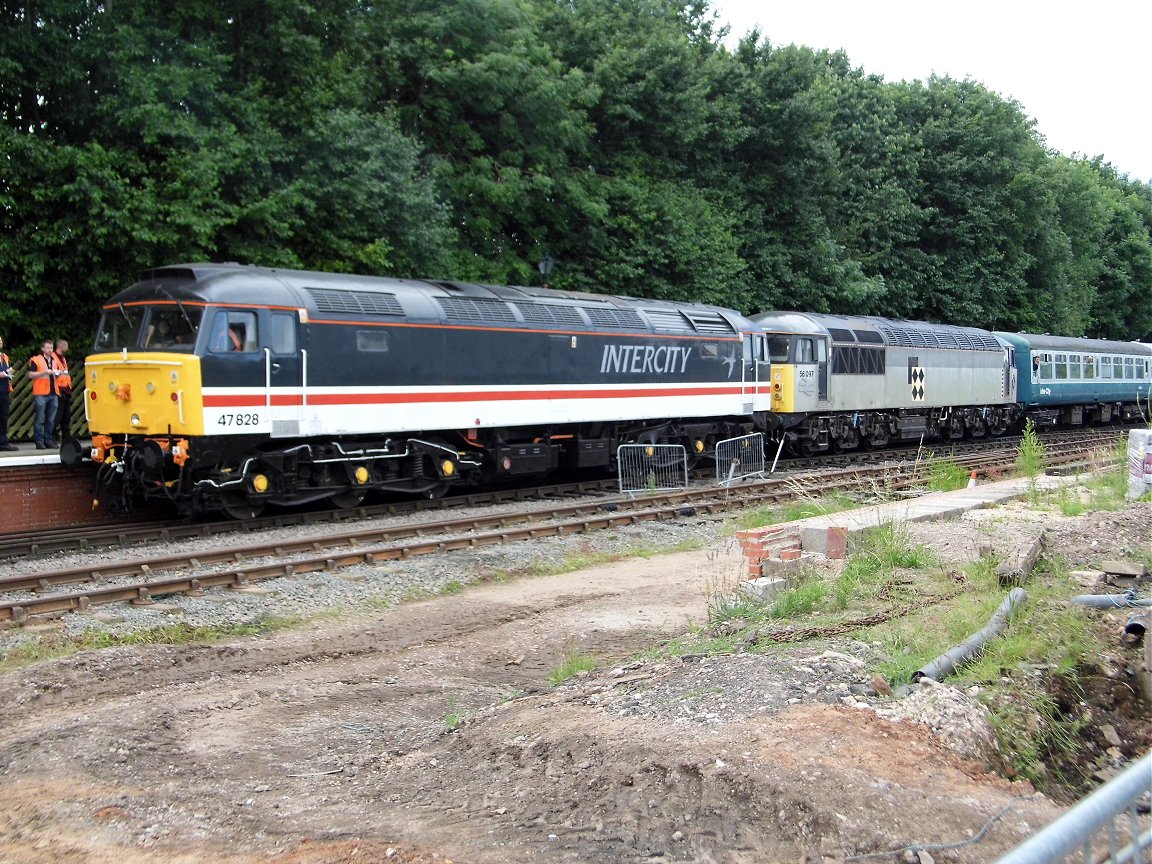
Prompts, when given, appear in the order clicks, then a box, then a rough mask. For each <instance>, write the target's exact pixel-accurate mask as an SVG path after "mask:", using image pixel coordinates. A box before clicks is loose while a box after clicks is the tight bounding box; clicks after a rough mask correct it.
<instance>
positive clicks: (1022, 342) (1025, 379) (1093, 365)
mask: <svg viewBox="0 0 1152 864" xmlns="http://www.w3.org/2000/svg"><path fill="white" fill-rule="evenodd" d="M996 336H997V337H998V338H999V339H1000V340H1001V341H1002V342H1004V343H1005V344H1007V345H1011V346H1013V347H1015V349H1016V369H1017V375H1016V381H1017V390H1016V394H1017V401H1018V402H1019V403H1020V406H1021V408H1023V410H1024V413H1025V416H1027V417H1031V418H1032V419H1033V421H1034V422H1036V423H1037V424H1055V423H1061V424H1069V425H1076V424H1080V423H1109V422H1112V421H1114V420H1122V421H1138V420H1140V419H1141V418H1143V417H1146V416H1147V415H1148V391H1149V387H1150V371H1149V367H1150V366H1152V345H1147V344H1145V343H1142V342H1113V341H1111V340H1105V339H1074V338H1071V337H1068V336H1042V335H1037V334H1034V333H1000V332H998V333H996Z"/></svg>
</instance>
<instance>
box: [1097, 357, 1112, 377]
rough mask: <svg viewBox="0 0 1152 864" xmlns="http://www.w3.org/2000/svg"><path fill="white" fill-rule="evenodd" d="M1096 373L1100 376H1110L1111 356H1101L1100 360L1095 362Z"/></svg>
mask: <svg viewBox="0 0 1152 864" xmlns="http://www.w3.org/2000/svg"><path fill="white" fill-rule="evenodd" d="M1096 374H1097V375H1099V376H1100V377H1101V378H1111V377H1112V358H1111V357H1101V358H1100V362H1099V363H1097V364H1096Z"/></svg>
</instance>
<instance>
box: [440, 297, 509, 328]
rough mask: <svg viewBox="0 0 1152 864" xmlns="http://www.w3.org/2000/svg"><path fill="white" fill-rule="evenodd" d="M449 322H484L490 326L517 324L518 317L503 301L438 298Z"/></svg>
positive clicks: (472, 298)
mask: <svg viewBox="0 0 1152 864" xmlns="http://www.w3.org/2000/svg"><path fill="white" fill-rule="evenodd" d="M436 302H438V303H439V304H440V306H441V307H442V308H443V309H444V317H445V318H447V319H448V320H449V321H484V322H487V323H489V324H515V323H516V316H515V314H513V312H512V310H511V308H509V306H508V304H507V303H505V302H504V301H503V300H478V299H476V298H474V297H437V298H436Z"/></svg>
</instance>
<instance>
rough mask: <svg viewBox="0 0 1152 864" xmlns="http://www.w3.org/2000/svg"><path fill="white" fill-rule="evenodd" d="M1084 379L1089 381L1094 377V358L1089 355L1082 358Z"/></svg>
mask: <svg viewBox="0 0 1152 864" xmlns="http://www.w3.org/2000/svg"><path fill="white" fill-rule="evenodd" d="M1084 377H1085V378H1087V379H1088V380H1089V381H1091V380H1092V379H1094V378H1095V377H1096V358H1095V357H1093V356H1092V355H1091V354H1089V355H1088V356H1086V357H1085V358H1084Z"/></svg>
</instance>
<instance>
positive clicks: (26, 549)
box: [0, 429, 1120, 559]
mask: <svg viewBox="0 0 1152 864" xmlns="http://www.w3.org/2000/svg"><path fill="white" fill-rule="evenodd" d="M1119 432H1120V430H1116V429H1108V430H1098V429H1091V430H1077V431H1072V432H1054V433H1049V434H1048V435H1046V436H1045V442H1046V446H1054V447H1063V446H1065V445H1068V444H1072V445H1079V446H1084V447H1087V448H1091V447H1092V446H1096V447H1100V446H1106V445H1108V444H1110V443H1113V442H1114V440H1115V439H1116V437H1117V436H1118V434H1119ZM1019 440H1020V439H1019V437H1018V436H1003V437H999V438H988V439H979V440H969V441H959V442H947V443H944V442H937V444H936V445H935V446H934V447H930V448H925V452H933V453H936V454H938V455H940V456H941V457H942V458H949V459H954V460H955V461H962V460H963V459H965V458H967V457H969V456H973V455H979V454H981V453H987V452H997V451H1001V450H1004V449H1005V448H1011V447H1015V446H1016V445H1017V444H1018V443H1019ZM910 452H915V451H912V450H911V449H910V448H909V447H905V448H902V449H898V450H891V449H886V450H865V451H852V452H848V453H842V454H827V455H821V456H814V457H811V458H809V459H807V460H795V459H790V460H786V461H785V462H782V463H781V466H780V468H781V471H782V472H794V471H796V470H801V471H811V470H818V469H837V468H853V467H862V466H868V465H878V464H888V463H891V462H893V461H899V460H907V459H908V456H909V453H910ZM617 488H618V487H617V481H616V479H615V478H603V479H593V480H581V481H579V482H573V483H557V484H549V485H545V486H532V487H526V488H521V489H497V490H486V491H478V492H471V493H468V494H465V495H456V496H451V497H446V498H441V499H438V500H433V501H428V500H419V499H404V500H398V501H389V502H384V503H380V504H374V505H367V506H359V507H355V508H349V509H343V510H327V509H321V510H302V511H282V512H278V513H275V514H272V515H269V516H263V517H260V518H257V519H249V520H245V521H238V520H235V519H215V520H199V521H187V520H184V521H181V520H178V519H164V520H148V521H143V520H142V521H133V522H125V523H123V524H119V525H115V526H108V525H103V526H91V527H76V526H73V527H68V528H59V529H50V530H44V531H35V532H30V533H24V534H13V535H9V536H4V537H0V559H2V558H23V557H30V556H39V555H45V554H50V553H54V552H64V551H83V550H89V549H92V550H94V549H108V548H113V547H115V548H121V549H128V548H132V547H133V546H140V545H144V544H148V543H156V542H164V543H176V542H179V541H183V540H189V539H195V538H211V537H215V536H218V535H223V534H239V533H255V532H259V531H262V530H266V529H272V528H288V527H295V526H309V525H341V524H344V523H348V522H351V521H356V520H363V519H372V518H378V517H383V516H405V515H412V514H416V513H422V512H428V511H442V510H453V509H459V508H465V507H474V506H480V505H494V504H502V503H509V502H521V501H532V500H554V499H565V498H571V497H574V496H587V495H605V494H609V493H613V492H615V491H616V490H617Z"/></svg>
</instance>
